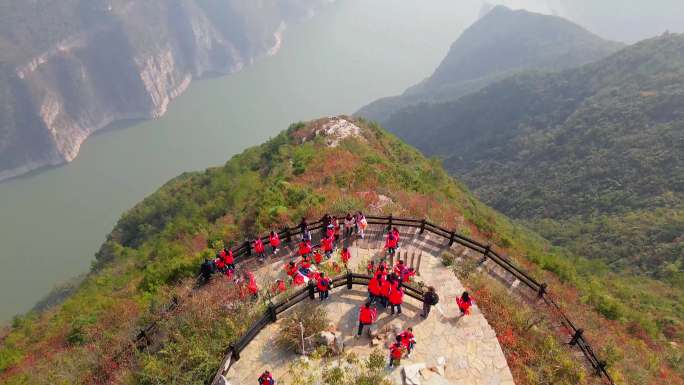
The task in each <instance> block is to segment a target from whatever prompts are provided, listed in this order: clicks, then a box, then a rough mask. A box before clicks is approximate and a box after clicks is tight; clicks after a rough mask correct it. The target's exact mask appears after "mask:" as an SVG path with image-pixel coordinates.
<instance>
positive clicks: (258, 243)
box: [252, 238, 266, 261]
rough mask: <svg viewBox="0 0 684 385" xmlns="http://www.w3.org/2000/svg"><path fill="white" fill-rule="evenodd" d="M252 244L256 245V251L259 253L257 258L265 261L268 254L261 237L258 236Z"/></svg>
mask: <svg viewBox="0 0 684 385" xmlns="http://www.w3.org/2000/svg"><path fill="white" fill-rule="evenodd" d="M252 244H253V245H254V253H255V254H256V255H257V258H258V259H259V261H263V260H264V259H265V256H266V248H265V247H264V242H263V241H262V240H261V238H256V239H254V242H253V243H252Z"/></svg>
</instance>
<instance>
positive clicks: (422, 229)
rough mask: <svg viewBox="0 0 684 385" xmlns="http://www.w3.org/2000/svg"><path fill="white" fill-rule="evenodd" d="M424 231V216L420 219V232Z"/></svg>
mask: <svg viewBox="0 0 684 385" xmlns="http://www.w3.org/2000/svg"><path fill="white" fill-rule="evenodd" d="M424 232H425V218H423V220H422V221H420V233H421V234H423V233H424Z"/></svg>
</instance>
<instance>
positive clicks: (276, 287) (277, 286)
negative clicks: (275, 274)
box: [271, 279, 287, 295]
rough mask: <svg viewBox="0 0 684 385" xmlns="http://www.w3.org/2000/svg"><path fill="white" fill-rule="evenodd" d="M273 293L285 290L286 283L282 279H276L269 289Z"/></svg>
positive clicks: (276, 293)
mask: <svg viewBox="0 0 684 385" xmlns="http://www.w3.org/2000/svg"><path fill="white" fill-rule="evenodd" d="M271 291H272V292H273V294H275V295H278V294H280V293H284V292H286V291H287V284H285V281H283V280H282V279H276V281H275V283H274V284H273V288H272V290H271Z"/></svg>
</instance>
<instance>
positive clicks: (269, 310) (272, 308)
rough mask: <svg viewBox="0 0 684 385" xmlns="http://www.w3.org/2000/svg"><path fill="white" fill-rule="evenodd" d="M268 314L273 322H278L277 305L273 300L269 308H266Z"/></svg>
mask: <svg viewBox="0 0 684 385" xmlns="http://www.w3.org/2000/svg"><path fill="white" fill-rule="evenodd" d="M266 314H267V315H268V318H269V319H270V320H271V322H276V321H277V320H278V315H277V314H276V309H275V305H274V304H273V302H269V303H268V308H266Z"/></svg>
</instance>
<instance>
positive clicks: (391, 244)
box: [385, 232, 397, 256]
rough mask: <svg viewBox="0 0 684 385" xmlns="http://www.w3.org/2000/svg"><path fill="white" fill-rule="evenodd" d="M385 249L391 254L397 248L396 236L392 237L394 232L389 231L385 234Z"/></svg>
mask: <svg viewBox="0 0 684 385" xmlns="http://www.w3.org/2000/svg"><path fill="white" fill-rule="evenodd" d="M385 249H387V254H389V255H391V256H393V255H394V252H395V251H396V250H397V238H395V237H394V234H392V232H390V233H389V234H387V240H386V241H385Z"/></svg>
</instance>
